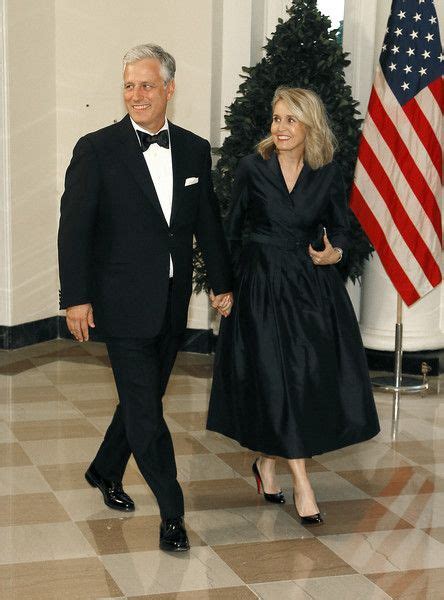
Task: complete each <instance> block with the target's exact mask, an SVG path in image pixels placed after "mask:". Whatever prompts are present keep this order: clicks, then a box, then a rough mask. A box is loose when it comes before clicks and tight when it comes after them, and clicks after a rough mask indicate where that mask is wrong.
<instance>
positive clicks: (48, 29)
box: [6, 0, 57, 324]
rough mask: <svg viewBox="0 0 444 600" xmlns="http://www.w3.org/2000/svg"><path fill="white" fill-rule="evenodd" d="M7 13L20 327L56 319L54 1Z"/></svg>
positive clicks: (13, 259) (14, 310) (12, 256)
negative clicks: (38, 321) (48, 318)
mask: <svg viewBox="0 0 444 600" xmlns="http://www.w3.org/2000/svg"><path fill="white" fill-rule="evenodd" d="M6 8H7V12H6V24H7V40H6V57H7V63H6V64H7V75H6V83H7V92H6V101H7V107H8V110H7V125H8V129H9V147H8V154H9V189H10V198H9V200H10V204H9V236H10V237H9V262H10V281H9V286H10V287H9V300H10V306H9V319H10V324H16V323H22V322H25V321H33V320H36V319H41V318H44V317H47V316H52V315H54V314H57V295H56V290H57V265H56V256H55V254H54V247H55V245H54V244H55V214H54V206H55V203H56V201H57V194H56V119H55V112H56V105H55V44H54V29H55V22H54V2H53V0H40V1H39V2H35V1H33V0H15V1H14V2H12V1H10V2H7V6H6ZM8 324H9V323H8Z"/></svg>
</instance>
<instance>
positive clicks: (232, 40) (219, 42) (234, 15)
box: [188, 0, 257, 330]
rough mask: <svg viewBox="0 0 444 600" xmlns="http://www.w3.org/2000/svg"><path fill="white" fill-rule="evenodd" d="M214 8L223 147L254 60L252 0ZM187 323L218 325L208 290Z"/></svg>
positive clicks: (215, 88) (215, 97) (214, 142)
mask: <svg viewBox="0 0 444 600" xmlns="http://www.w3.org/2000/svg"><path fill="white" fill-rule="evenodd" d="M256 1H257V0H254V2H256ZM212 9H213V19H212V79H211V127H210V142H211V146H212V147H213V148H220V146H221V145H222V143H223V140H224V138H225V137H226V135H228V132H226V131H224V130H223V129H222V128H223V127H224V126H225V120H224V117H225V111H226V108H227V106H229V105H230V104H231V103H232V102H233V100H234V98H235V96H236V92H237V90H238V88H239V85H240V83H241V82H242V79H241V77H240V74H241V72H242V67H243V66H250V64H251V63H250V50H251V32H252V0H243V1H242V2H239V1H238V0H213V4H212ZM216 160H217V158H215V159H214V161H213V163H215V162H216ZM188 327H190V328H193V329H208V328H213V329H214V330H217V329H218V319H217V318H216V314H215V311H214V310H213V309H212V308H211V307H210V306H209V302H208V297H207V295H206V294H204V293H201V294H199V295H198V296H195V295H193V297H192V299H191V303H190V310H189V312H188Z"/></svg>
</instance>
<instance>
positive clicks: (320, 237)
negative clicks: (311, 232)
mask: <svg viewBox="0 0 444 600" xmlns="http://www.w3.org/2000/svg"><path fill="white" fill-rule="evenodd" d="M326 233H327V230H326V229H325V227H324V226H323V225H322V224H321V225H319V226H318V228H317V230H316V236H315V238H314V239H313V240H312V241H311V242H310V244H311V247H312V248H313V250H317V251H318V252H321V251H322V250H325V243H324V235H325V234H326Z"/></svg>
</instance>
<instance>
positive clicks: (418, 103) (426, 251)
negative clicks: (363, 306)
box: [350, 66, 444, 306]
mask: <svg viewBox="0 0 444 600" xmlns="http://www.w3.org/2000/svg"><path fill="white" fill-rule="evenodd" d="M443 106H444V102H443V80H442V78H438V79H436V80H435V81H434V82H432V83H431V84H430V85H429V86H428V87H426V88H424V89H423V90H422V91H420V92H419V93H418V94H417V95H416V96H415V97H414V98H413V99H412V100H410V101H409V102H408V103H407V104H405V105H404V106H401V105H400V104H399V103H398V101H397V99H396V97H395V95H394V94H393V92H392V90H391V89H390V86H389V85H388V84H387V83H386V81H385V77H384V74H383V73H382V71H381V69H380V67H379V66H378V68H377V71H376V78H375V83H374V86H373V89H372V94H371V97H370V102H369V106H368V114H367V117H366V119H365V122H364V127H363V131H362V138H361V144H360V148H359V155H358V162H357V166H356V171H355V181H354V184H353V188H352V194H351V201H350V206H351V208H352V210H353V212H354V213H355V214H356V216H357V218H358V220H359V221H360V223H361V225H362V227H363V229H364V230H365V232H366V234H367V236H368V238H369V239H370V241H371V243H372V244H373V246H374V248H375V250H376V251H377V252H378V255H379V258H380V259H381V262H382V264H383V266H384V268H385V270H386V272H387V274H388V276H389V277H390V279H391V281H392V283H393V285H394V286H395V288H396V290H397V291H398V292H399V294H400V295H401V297H402V299H403V300H404V302H405V303H406V304H407V305H409V306H410V305H411V304H413V303H414V302H416V300H418V299H419V298H421V297H422V296H424V295H425V294H427V293H428V292H430V291H431V290H432V289H433V288H434V287H436V286H437V285H439V283H440V282H441V279H442V275H441V268H440V265H441V255H442V254H441V253H442V225H441V211H440V203H441V194H442V166H443V142H442V131H443V115H442V110H443Z"/></svg>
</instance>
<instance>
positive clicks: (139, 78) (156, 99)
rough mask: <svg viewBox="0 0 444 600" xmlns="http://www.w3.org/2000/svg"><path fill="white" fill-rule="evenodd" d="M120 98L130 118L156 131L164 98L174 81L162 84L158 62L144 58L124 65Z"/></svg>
mask: <svg viewBox="0 0 444 600" xmlns="http://www.w3.org/2000/svg"><path fill="white" fill-rule="evenodd" d="M123 86H124V91H123V97H124V100H125V104H126V108H127V110H128V113H129V114H130V116H131V117H132V119H133V121H135V123H137V124H138V125H140V126H141V127H143V128H144V129H148V131H151V132H152V133H156V132H157V131H159V129H160V128H161V127H162V125H163V124H164V122H165V113H166V107H167V104H168V100H170V98H171V97H172V95H173V94H174V80H173V81H169V82H168V83H167V84H166V85H165V83H164V80H163V77H162V73H161V68H160V62H159V61H158V60H157V59H156V58H144V59H143V60H138V61H137V62H134V63H131V64H129V65H126V67H125V71H124V72H123Z"/></svg>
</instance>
